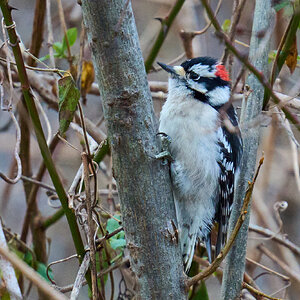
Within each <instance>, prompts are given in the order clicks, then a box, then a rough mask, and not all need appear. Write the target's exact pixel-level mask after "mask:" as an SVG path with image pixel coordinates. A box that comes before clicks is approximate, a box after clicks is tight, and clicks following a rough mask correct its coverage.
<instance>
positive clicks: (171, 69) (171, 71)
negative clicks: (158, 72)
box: [157, 62, 178, 76]
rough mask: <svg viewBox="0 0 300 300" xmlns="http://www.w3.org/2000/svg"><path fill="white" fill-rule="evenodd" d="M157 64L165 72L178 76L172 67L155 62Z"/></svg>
mask: <svg viewBox="0 0 300 300" xmlns="http://www.w3.org/2000/svg"><path fill="white" fill-rule="evenodd" d="M157 64H159V65H160V66H161V67H162V68H163V69H164V70H165V71H167V72H168V73H170V74H173V75H177V76H178V74H177V73H176V72H175V69H174V67H172V66H168V65H166V64H163V63H161V62H157Z"/></svg>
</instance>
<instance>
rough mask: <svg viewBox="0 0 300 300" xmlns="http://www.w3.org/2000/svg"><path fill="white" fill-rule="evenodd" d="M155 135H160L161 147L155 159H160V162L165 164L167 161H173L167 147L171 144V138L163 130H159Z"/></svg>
mask: <svg viewBox="0 0 300 300" xmlns="http://www.w3.org/2000/svg"><path fill="white" fill-rule="evenodd" d="M157 135H160V137H161V148H162V151H161V152H160V153H158V154H157V155H155V158H156V159H162V161H163V162H162V164H163V165H166V164H167V163H168V162H172V161H174V159H173V157H172V155H171V153H170V151H169V147H170V144H171V138H170V137H169V136H168V135H167V134H166V133H164V132H159V133H158V134H157Z"/></svg>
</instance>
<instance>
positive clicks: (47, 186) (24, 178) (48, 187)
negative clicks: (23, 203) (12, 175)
mask: <svg viewBox="0 0 300 300" xmlns="http://www.w3.org/2000/svg"><path fill="white" fill-rule="evenodd" d="M21 179H22V180H24V181H28V182H31V183H33V184H36V185H39V186H40V187H42V188H44V189H46V190H49V191H52V192H54V193H56V190H55V188H54V187H53V186H51V185H49V184H46V183H44V182H41V181H38V180H35V179H34V178H30V177H27V176H24V175H22V176H21Z"/></svg>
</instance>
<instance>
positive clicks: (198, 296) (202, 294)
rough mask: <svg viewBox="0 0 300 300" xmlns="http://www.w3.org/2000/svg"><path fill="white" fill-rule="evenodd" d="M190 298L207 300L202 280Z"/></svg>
mask: <svg viewBox="0 0 300 300" xmlns="http://www.w3.org/2000/svg"><path fill="white" fill-rule="evenodd" d="M191 300H209V297H208V293H207V289H206V285H205V282H204V281H201V283H200V287H199V290H198V291H197V292H196V294H195V295H194V297H193V298H192V299H191Z"/></svg>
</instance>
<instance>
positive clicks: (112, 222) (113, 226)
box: [106, 215, 121, 233]
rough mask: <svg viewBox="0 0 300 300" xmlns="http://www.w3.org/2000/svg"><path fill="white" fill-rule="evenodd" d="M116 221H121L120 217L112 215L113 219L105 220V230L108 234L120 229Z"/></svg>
mask: <svg viewBox="0 0 300 300" xmlns="http://www.w3.org/2000/svg"><path fill="white" fill-rule="evenodd" d="M116 219H117V220H119V221H121V217H120V215H114V218H110V219H108V220H107V224H106V230H107V231H108V232H109V233H112V232H113V231H115V230H117V229H118V228H119V227H120V222H118V221H117V220H116Z"/></svg>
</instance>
